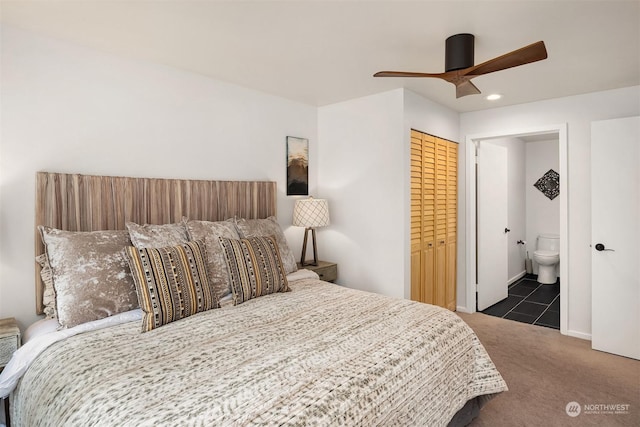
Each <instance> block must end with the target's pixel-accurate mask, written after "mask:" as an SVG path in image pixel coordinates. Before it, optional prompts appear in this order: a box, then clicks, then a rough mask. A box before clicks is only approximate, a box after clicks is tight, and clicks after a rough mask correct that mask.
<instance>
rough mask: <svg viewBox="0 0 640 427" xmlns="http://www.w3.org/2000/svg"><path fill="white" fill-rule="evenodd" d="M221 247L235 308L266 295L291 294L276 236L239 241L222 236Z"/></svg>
mask: <svg viewBox="0 0 640 427" xmlns="http://www.w3.org/2000/svg"><path fill="white" fill-rule="evenodd" d="M220 245H221V246H222V249H223V251H224V255H225V259H226V261H227V266H228V268H229V276H230V278H231V289H232V291H233V303H234V304H235V305H238V304H242V303H243V302H245V301H248V300H250V299H252V298H257V297H260V296H263V295H268V294H273V293H275V292H288V291H289V284H288V283H287V276H286V274H285V272H284V267H283V266H282V260H281V259H280V252H279V249H278V244H277V242H276V239H275V238H274V237H273V236H267V237H250V238H248V239H239V240H234V239H225V238H222V237H221V238H220Z"/></svg>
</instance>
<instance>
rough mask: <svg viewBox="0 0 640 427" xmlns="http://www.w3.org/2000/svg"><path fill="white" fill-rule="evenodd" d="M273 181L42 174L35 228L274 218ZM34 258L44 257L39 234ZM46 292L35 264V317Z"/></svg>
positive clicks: (38, 183) (109, 227)
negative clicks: (185, 219)
mask: <svg viewBox="0 0 640 427" xmlns="http://www.w3.org/2000/svg"><path fill="white" fill-rule="evenodd" d="M276 199H277V187H276V183H275V182H272V181H203V180H186V179H158V178H127V177H115V176H93V175H80V174H63V173H54V172H38V173H37V175H36V226H38V225H47V226H50V227H54V228H58V229H61V230H69V231H95V230H124V229H125V228H126V226H125V223H126V222H127V221H131V222H135V223H138V224H168V223H174V222H179V221H180V220H181V219H182V217H183V216H184V217H187V218H189V219H199V220H205V221H222V220H225V219H228V218H233V217H234V216H237V217H239V218H267V217H269V216H272V215H273V216H275V215H276ZM35 248H36V256H38V255H40V254H43V253H44V245H43V244H42V240H41V238H40V234H39V233H38V230H37V228H36V230H35ZM43 290H44V286H43V283H42V280H41V278H40V266H39V265H38V263H36V312H37V313H38V314H41V313H42V312H43V309H44V307H43V304H42V294H43Z"/></svg>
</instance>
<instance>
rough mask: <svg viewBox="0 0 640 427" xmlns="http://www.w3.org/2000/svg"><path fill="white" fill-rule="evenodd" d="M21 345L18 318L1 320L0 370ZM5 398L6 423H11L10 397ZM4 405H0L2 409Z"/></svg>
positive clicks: (0, 370)
mask: <svg viewBox="0 0 640 427" xmlns="http://www.w3.org/2000/svg"><path fill="white" fill-rule="evenodd" d="M18 347H20V328H18V324H17V323H16V319H14V318H13V317H10V318H8V319H2V320H0V372H2V370H3V369H4V367H5V366H7V363H9V360H11V356H13V353H14V352H15V351H16V350H17V349H18ZM0 400H4V405H3V406H4V413H5V422H6V425H11V421H10V420H9V398H6V399H0ZM1 408H2V407H1V406H0V411H1V410H2V409H1Z"/></svg>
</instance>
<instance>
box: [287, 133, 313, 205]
mask: <svg viewBox="0 0 640 427" xmlns="http://www.w3.org/2000/svg"><path fill="white" fill-rule="evenodd" d="M308 195H309V140H308V139H307V138H298V137H295V136H287V196H308Z"/></svg>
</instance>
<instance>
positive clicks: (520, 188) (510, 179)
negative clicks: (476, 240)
mask: <svg viewBox="0 0 640 427" xmlns="http://www.w3.org/2000/svg"><path fill="white" fill-rule="evenodd" d="M480 143H481V144H495V145H499V146H501V147H505V148H506V149H507V221H508V222H507V226H508V228H509V230H511V231H510V232H509V236H508V243H507V257H508V264H507V265H508V279H509V283H512V282H514V281H515V280H517V279H519V278H520V277H522V275H523V273H524V258H525V255H526V254H525V248H524V246H523V245H519V244H517V243H516V242H517V241H518V240H526V239H527V238H526V223H527V211H528V207H527V205H526V196H525V194H526V192H525V169H526V162H525V143H524V141H522V140H521V139H520V138H496V139H491V140H486V141H482V142H480ZM489 167H490V166H489ZM461 215H463V216H464V213H462V214H461Z"/></svg>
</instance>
